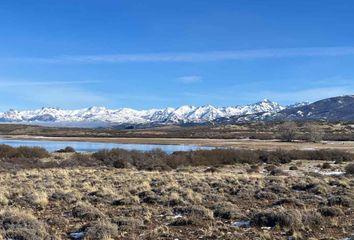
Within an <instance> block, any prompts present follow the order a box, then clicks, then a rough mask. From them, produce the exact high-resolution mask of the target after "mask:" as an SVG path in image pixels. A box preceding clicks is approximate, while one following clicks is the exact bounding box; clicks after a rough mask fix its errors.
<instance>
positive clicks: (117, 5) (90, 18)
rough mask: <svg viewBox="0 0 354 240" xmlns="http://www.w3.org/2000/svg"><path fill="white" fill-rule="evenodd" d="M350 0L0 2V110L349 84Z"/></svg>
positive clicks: (283, 92) (353, 53) (283, 97)
mask: <svg viewBox="0 0 354 240" xmlns="http://www.w3.org/2000/svg"><path fill="white" fill-rule="evenodd" d="M353 13H354V1H351V0H321V1H319V0H297V1H284V0H278V1H275V0H267V1H265V0H219V1H217V0H149V1H147V0H141V1H138V0H126V1H124V0H123V1H120V0H84V1H79V0H16V1H14V0H2V1H0V29H1V32H0V34H1V35H0V110H1V111H4V110H7V109H9V108H15V109H34V108H38V107H42V106H55V107H62V108H70V109H74V108H81V107H87V106H92V105H95V106H107V107H110V108H118V107H133V108H137V109H144V108H153V107H156V108H160V107H166V106H179V105H182V104H192V105H204V104H213V105H217V106H227V105H238V104H245V103H252V102H255V101H258V100H261V99H263V98H269V99H271V100H274V101H278V102H280V103H282V104H289V103H293V102H296V101H302V100H309V101H314V100H317V99H321V98H325V97H330V96H336V95H344V94H353V93H354V30H353V29H354V14H353Z"/></svg>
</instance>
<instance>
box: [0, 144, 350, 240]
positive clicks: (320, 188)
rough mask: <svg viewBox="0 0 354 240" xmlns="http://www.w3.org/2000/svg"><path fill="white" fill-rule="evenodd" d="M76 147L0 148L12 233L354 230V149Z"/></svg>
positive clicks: (0, 179)
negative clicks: (173, 150)
mask: <svg viewBox="0 0 354 240" xmlns="http://www.w3.org/2000/svg"><path fill="white" fill-rule="evenodd" d="M67 150H68V151H67V152H66V151H61V152H60V153H51V154H47V153H46V152H45V151H43V150H41V149H38V148H35V149H28V148H20V149H14V148H9V147H5V146H1V147H0V156H1V159H2V160H1V161H0V163H1V164H0V169H1V171H0V204H1V211H0V234H1V235H2V236H3V238H4V239H269V240H270V239H344V238H346V237H350V236H352V234H353V233H354V232H353V217H354V211H353V207H354V177H353V175H352V174H353V173H354V165H353V164H352V161H353V155H352V154H350V153H346V152H341V151H336V150H325V151H323V150H321V151H314V152H312V153H311V154H309V153H308V152H309V151H280V150H279V151H275V152H257V153H255V152H254V151H245V150H227V151H226V150H214V151H200V152H191V153H179V154H177V155H176V154H172V155H166V154H165V153H163V152H160V151H158V150H157V151H153V152H148V153H138V152H135V151H124V150H118V149H117V150H113V151H101V152H98V153H95V154H93V155H92V154H77V153H74V152H72V149H67ZM181 156H182V157H181ZM289 156H290V157H289ZM301 158H303V159H301ZM304 158H308V159H307V160H306V159H304ZM312 158H313V159H317V160H313V159H312ZM322 158H323V159H325V160H318V159H322ZM215 159H216V160H215ZM230 159H231V160H230ZM166 162H167V163H166ZM151 166H153V168H151ZM162 166H164V167H162Z"/></svg>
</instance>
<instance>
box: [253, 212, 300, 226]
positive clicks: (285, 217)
mask: <svg viewBox="0 0 354 240" xmlns="http://www.w3.org/2000/svg"><path fill="white" fill-rule="evenodd" d="M300 221H301V215H300V214H299V213H297V212H294V211H285V210H283V209H280V210H276V209H274V210H272V211H264V212H258V213H256V214H255V215H254V216H253V217H252V218H251V221H250V224H251V226H255V227H275V226H279V227H281V228H288V229H295V228H297V227H298V226H299V225H300V224H301V223H300Z"/></svg>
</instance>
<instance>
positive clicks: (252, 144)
mask: <svg viewBox="0 0 354 240" xmlns="http://www.w3.org/2000/svg"><path fill="white" fill-rule="evenodd" d="M0 138H4V139H17V140H42V141H77V142H102V143H127V144H162V145H170V144H181V145H198V146H212V147H235V148H244V149H278V148H281V149H302V150H314V149H326V148H330V149H339V150H347V151H351V152H354V142H353V141H324V142H321V143H308V142H292V143H287V142H281V141H277V140H253V139H252V140H248V139H244V140H240V139H191V138H102V137H43V136H29V135H1V136H0Z"/></svg>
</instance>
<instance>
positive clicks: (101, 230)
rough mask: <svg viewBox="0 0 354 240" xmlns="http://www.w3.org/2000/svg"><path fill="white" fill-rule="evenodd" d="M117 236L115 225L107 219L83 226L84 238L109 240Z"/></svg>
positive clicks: (88, 239) (87, 239)
mask: <svg viewBox="0 0 354 240" xmlns="http://www.w3.org/2000/svg"><path fill="white" fill-rule="evenodd" d="M118 237H119V233H118V228H117V225H114V224H112V223H110V222H107V221H98V222H93V223H90V225H89V226H87V227H86V228H85V232H84V239H86V240H95V239H102V240H109V239H116V238H118Z"/></svg>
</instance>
